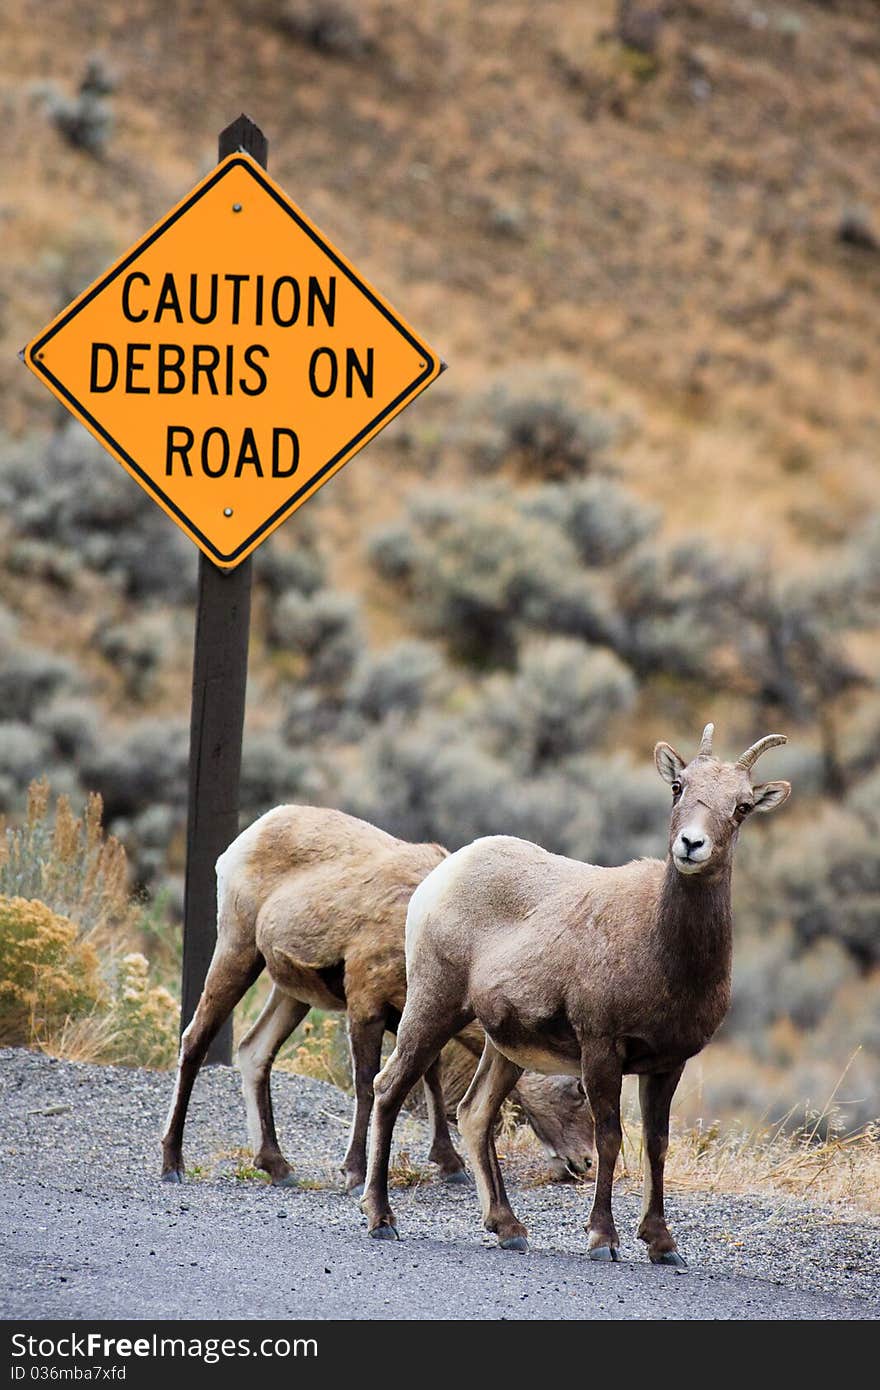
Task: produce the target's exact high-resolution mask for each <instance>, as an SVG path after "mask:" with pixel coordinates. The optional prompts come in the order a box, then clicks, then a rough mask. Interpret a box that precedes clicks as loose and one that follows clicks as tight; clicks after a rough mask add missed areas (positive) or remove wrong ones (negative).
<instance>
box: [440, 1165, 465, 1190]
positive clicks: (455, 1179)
mask: <svg viewBox="0 0 880 1390" xmlns="http://www.w3.org/2000/svg"><path fill="white" fill-rule="evenodd" d="M440 1178H441V1180H442V1181H443V1182H445V1183H447V1184H448V1186H449V1187H470V1185H471V1180H470V1178H469V1177H468V1175H467V1173H466V1172H465V1170H464V1168H456V1169H455V1172H454V1173H441V1174H440Z"/></svg>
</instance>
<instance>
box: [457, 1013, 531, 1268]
mask: <svg viewBox="0 0 880 1390" xmlns="http://www.w3.org/2000/svg"><path fill="white" fill-rule="evenodd" d="M521 1076H522V1067H518V1066H516V1064H515V1063H514V1062H511V1061H510V1060H509V1058H507V1057H504V1056H502V1054H501V1053H500V1052H499V1051H498V1050H497V1049H496V1048H495V1047H493V1046H492V1043H491V1042H490V1041H489V1038H488V1037H487V1038H486V1043H485V1046H484V1048H483V1055H482V1057H481V1058H480V1063H479V1066H478V1067H477V1070H476V1072H475V1073H474V1079H473V1081H472V1082H471V1084H470V1086H469V1087H468V1089H467V1092H466V1093H465V1096H464V1099H463V1100H462V1102H461V1105H460V1106H459V1107H458V1127H459V1129H460V1131H461V1137H462V1139H463V1140H464V1142H465V1146H466V1148H467V1151H468V1157H469V1158H470V1160H471V1163H472V1165H473V1169H474V1177H475V1178H476V1182H477V1191H478V1192H479V1195H480V1205H481V1207H482V1209H483V1224H484V1225H485V1227H486V1230H487V1231H494V1232H495V1233H496V1234H497V1236H498V1244H499V1245H500V1246H502V1247H503V1248H504V1249H505V1250H527V1249H528V1244H527V1241H526V1228H525V1226H523V1225H522V1224H521V1222H519V1221H517V1219H516V1217H515V1216H514V1214H513V1210H512V1208H511V1205H510V1202H509V1200H508V1197H507V1191H506V1189H505V1186H504V1179H503V1177H502V1176H501V1167H500V1165H499V1163H498V1155H497V1153H496V1152H495V1139H494V1126H495V1120H496V1118H497V1116H498V1111H499V1110H500V1109H501V1105H502V1103H503V1101H504V1100H505V1098H506V1097H507V1096H508V1095H510V1092H511V1091H512V1090H513V1088H514V1086H515V1085H516V1083H517V1081H519V1079H520V1077H521Z"/></svg>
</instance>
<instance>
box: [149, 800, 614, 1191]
mask: <svg viewBox="0 0 880 1390" xmlns="http://www.w3.org/2000/svg"><path fill="white" fill-rule="evenodd" d="M445 858H446V850H445V849H442V848H441V846H440V845H411V844H407V843H406V842H405V841H403V840H396V839H395V838H394V837H393V836H392V835H386V834H385V832H384V830H377V829H376V828H375V826H372V825H368V824H367V823H366V821H362V820H356V819H355V818H354V817H353V816H347V815H344V814H343V813H342V812H341V811H332V810H325V809H322V808H320V807H316V806H278V807H276V808H275V810H274V811H267V813H266V814H265V815H264V816H261V817H260V819H259V820H257V821H255V822H254V824H253V825H251V826H249V828H248V829H247V830H244V831H242V833H241V835H239V836H238V838H237V839H236V840H235V841H233V843H232V844H231V845H230V846H229V849H228V850H226V852H225V854H222V855H221V856H220V859H219V860H218V862H217V903H218V913H217V946H216V949H215V951H214V956H213V959H212V961H211V965H210V969H209V970H208V976H207V979H206V980H205V987H204V990H203V991H202V997H201V999H200V1000H199V1004H198V1008H197V1009H196V1012H195V1014H194V1016H193V1019H192V1022H191V1023H190V1025H189V1027H188V1028H187V1029H186V1032H185V1033H184V1035H183V1038H182V1039H181V1045H180V1065H179V1069H178V1074H177V1083H176V1085H175V1088H174V1096H173V1098H172V1102H171V1110H170V1112H169V1115H168V1121H167V1125H166V1130H165V1135H164V1138H163V1141H162V1150H163V1165H162V1177H163V1179H164V1180H165V1181H166V1182H180V1181H181V1180H182V1178H183V1174H184V1167H183V1152H182V1145H183V1127H184V1122H185V1120H186V1111H187V1105H188V1103H189V1097H190V1094H191V1092H192V1088H193V1083H194V1082H195V1079H196V1076H197V1075H198V1071H199V1068H200V1066H201V1064H202V1060H203V1058H204V1056H205V1053H206V1052H207V1049H208V1046H209V1044H210V1042H211V1039H212V1038H213V1037H214V1036H215V1034H216V1033H217V1030H218V1029H219V1028H220V1026H221V1025H222V1024H223V1023H224V1022H225V1020H226V1019H227V1018H228V1017H229V1015H230V1014H231V1013H232V1010H233V1009H234V1008H235V1005H236V1004H237V1003H238V1001H239V1000H240V999H241V997H242V995H243V994H244V993H245V991H246V990H247V988H248V987H249V986H250V985H251V984H252V983H253V981H254V980H255V979H256V978H257V976H258V975H259V974H260V972H261V971H262V970H263V968H264V967H268V970H269V974H270V976H271V977H272V981H273V989H272V993H271V994H270V996H269V999H268V1002H267V1004H266V1006H265V1008H264V1009H263V1012H262V1013H261V1014H260V1017H259V1018H258V1019H257V1021H256V1023H255V1024H254V1026H253V1027H252V1028H251V1030H250V1032H249V1033H248V1034H247V1036H246V1037H245V1038H244V1039H243V1040H242V1043H241V1047H240V1048H239V1053H238V1058H239V1067H240V1069H241V1080H242V1088H243V1090H244V1097H245V1105H246V1107H247V1116H248V1130H249V1133H250V1137H251V1142H252V1144H253V1148H254V1155H255V1159H254V1161H255V1163H256V1165H257V1167H259V1168H263V1169H264V1170H265V1171H266V1172H267V1173H268V1174H269V1175H270V1177H271V1178H272V1181H273V1182H274V1183H276V1184H284V1183H288V1182H291V1183H292V1182H295V1179H294V1178H293V1177H292V1175H291V1170H290V1165H289V1164H288V1162H287V1160H286V1159H285V1157H284V1155H283V1154H282V1152H281V1149H280V1148H279V1145H278V1139H277V1136H276V1132H275V1121H274V1118H273V1114H272V1099H271V1094H270V1089H269V1077H270V1072H271V1069H272V1063H273V1062H274V1060H275V1057H276V1055H277V1053H278V1049H279V1048H280V1047H281V1045H282V1043H284V1041H285V1040H286V1039H287V1038H288V1037H289V1036H290V1034H291V1033H292V1032H293V1030H294V1029H295V1028H296V1027H297V1025H298V1024H300V1023H301V1022H302V1020H303V1019H304V1018H305V1016H306V1014H307V1013H308V1012H309V1009H310V1008H311V1007H312V1006H314V1007H316V1008H319V1009H339V1010H342V1009H345V1010H347V1012H348V1028H349V1039H350V1044H351V1055H352V1072H353V1075H354V1083H355V1114H354V1122H353V1125H352V1131H351V1137H350V1142H349V1145H348V1152H347V1153H346V1155H345V1159H344V1162H343V1167H342V1171H343V1173H344V1174H345V1180H346V1187H347V1189H348V1190H349V1191H351V1192H355V1193H359V1192H360V1190H361V1188H362V1184H363V1181H364V1176H365V1173H366V1167H367V1155H366V1143H367V1126H368V1123H369V1118H370V1111H371V1110H372V1106H373V1078H374V1077H375V1075H376V1072H377V1071H378V1070H379V1065H380V1061H381V1050H382V1037H383V1034H384V1032H385V1030H386V1028H387V1029H388V1030H390V1031H391V1032H394V1031H395V1030H396V1028H397V1024H398V1022H399V1020H400V1015H401V1012H402V1010H403V1005H404V1001H405V998H406V968H405V963H404V952H403V934H404V926H405V922H406V909H407V904H408V903H409V899H410V896H411V894H412V892H413V890H414V889H415V888H416V887H417V886H418V884H419V883H421V881H422V879H423V878H425V876H426V875H427V874H428V873H429V872H430V871H431V869H433V868H434V867H435V866H436V865H437V864H439V863H440V862H441V861H442V860H443V859H445ZM456 1041H457V1042H459V1043H461V1045H462V1047H463V1048H464V1049H466V1050H467V1052H469V1053H470V1054H471V1057H472V1059H473V1060H472V1061H471V1069H470V1075H472V1074H473V1070H474V1069H475V1068H476V1062H477V1059H478V1058H479V1057H480V1055H481V1053H482V1051H483V1041H484V1039H483V1033H482V1030H481V1029H480V1028H479V1027H478V1026H476V1025H474V1024H472V1025H471V1026H470V1027H469V1028H465V1029H464V1032H463V1034H462V1035H461V1036H460V1037H458V1038H457V1039H456ZM431 1060H432V1062H433V1061H434V1059H433V1058H432V1059H431ZM468 1079H470V1076H469V1077H468ZM416 1080H418V1078H416ZM425 1092H426V1098H427V1103H428V1113H429V1116H430V1119H431V1123H432V1127H433V1144H432V1146H431V1153H430V1157H431V1158H432V1160H433V1161H434V1162H435V1163H437V1164H439V1167H440V1171H441V1173H442V1175H443V1176H444V1177H445V1178H446V1179H447V1180H448V1181H452V1182H455V1181H462V1180H464V1179H465V1174H464V1171H463V1170H464V1164H463V1163H462V1160H461V1159H460V1158H459V1156H458V1154H457V1153H456V1152H455V1149H454V1148H453V1146H452V1142H451V1139H450V1137H449V1129H448V1127H447V1123H446V1111H445V1107H444V1098H443V1092H442V1089H441V1084H440V1069H439V1066H432V1067H430V1068H428V1069H427V1073H426V1076H425ZM516 1100H517V1101H518V1104H519V1106H520V1108H521V1109H522V1111H523V1112H524V1113H525V1116H526V1118H527V1119H528V1121H529V1123H530V1124H531V1126H532V1129H533V1130H534V1131H535V1133H536V1134H537V1136H538V1138H539V1139H540V1140H541V1141H542V1143H543V1144H544V1145H545V1147H546V1148H547V1150H548V1151H549V1153H550V1154H551V1157H552V1160H553V1164H554V1169H555V1173H556V1176H561V1175H562V1174H563V1173H567V1174H568V1175H569V1176H577V1175H580V1174H583V1173H585V1172H586V1171H587V1169H588V1168H589V1167H590V1164H591V1153H592V1148H593V1121H592V1117H591V1115H590V1109H589V1106H588V1105H587V1104H586V1101H585V1099H584V1096H583V1092H582V1090H581V1087H580V1085H579V1083H578V1082H577V1081H574V1080H573V1079H572V1078H571V1077H567V1076H565V1077H563V1076H552V1077H551V1076H524V1077H523V1078H522V1081H521V1082H520V1084H519V1086H518V1088H517V1092H516Z"/></svg>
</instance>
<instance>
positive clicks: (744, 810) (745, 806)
mask: <svg viewBox="0 0 880 1390" xmlns="http://www.w3.org/2000/svg"><path fill="white" fill-rule="evenodd" d="M751 809H752V808H751V806H750V805H749V803H748V802H747V801H741V802H740V803H739V805H738V806H737V808H736V814H737V815H738V816H747V815H748V814H749V811H751Z"/></svg>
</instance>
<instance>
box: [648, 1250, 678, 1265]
mask: <svg viewBox="0 0 880 1390" xmlns="http://www.w3.org/2000/svg"><path fill="white" fill-rule="evenodd" d="M648 1256H649V1258H650V1261H651V1264H652V1265H672V1266H673V1268H674V1269H687V1260H686V1259H685V1258H684V1256H683V1255H679V1253H678V1251H677V1250H663V1251H662V1252H661V1253H660V1254H659V1255H655V1254H654V1253H653V1251H651V1250H649V1251H648Z"/></svg>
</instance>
